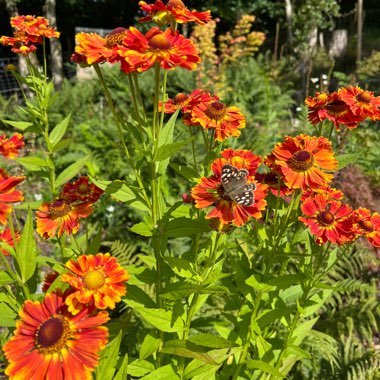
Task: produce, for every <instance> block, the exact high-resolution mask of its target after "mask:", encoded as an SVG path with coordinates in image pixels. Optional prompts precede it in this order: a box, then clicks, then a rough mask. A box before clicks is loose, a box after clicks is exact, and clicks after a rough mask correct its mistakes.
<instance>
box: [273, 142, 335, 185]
mask: <svg viewBox="0 0 380 380" xmlns="http://www.w3.org/2000/svg"><path fill="white" fill-rule="evenodd" d="M272 154H273V157H274V164H275V165H278V166H279V167H280V170H281V172H282V174H283V176H284V181H285V184H286V186H288V187H289V188H291V189H302V190H309V189H318V188H319V187H322V186H326V185H327V184H328V183H330V182H331V180H332V178H333V175H332V174H327V173H325V172H324V170H336V169H337V167H338V161H337V160H336V159H335V158H334V153H333V151H332V147H331V142H330V141H329V140H327V139H326V138H324V137H315V136H308V135H303V134H301V135H299V136H296V137H290V136H286V137H285V140H284V142H282V143H278V144H277V145H276V146H275V148H274V149H273V152H272Z"/></svg>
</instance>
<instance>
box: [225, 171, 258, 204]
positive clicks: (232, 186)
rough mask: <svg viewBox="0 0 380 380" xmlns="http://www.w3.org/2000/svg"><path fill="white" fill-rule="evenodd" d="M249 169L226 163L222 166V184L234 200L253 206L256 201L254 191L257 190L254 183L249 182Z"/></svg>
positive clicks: (226, 192)
mask: <svg viewBox="0 0 380 380" xmlns="http://www.w3.org/2000/svg"><path fill="white" fill-rule="evenodd" d="M247 175H248V170H246V169H240V170H239V169H238V168H236V167H235V166H232V165H229V164H226V165H223V167H222V175H221V179H222V185H223V189H224V193H225V194H226V195H227V196H228V197H229V198H231V199H232V200H233V201H235V202H236V203H238V204H239V205H242V206H252V205H253V204H254V203H255V197H254V194H253V192H254V191H255V190H256V185H255V184H254V183H247Z"/></svg>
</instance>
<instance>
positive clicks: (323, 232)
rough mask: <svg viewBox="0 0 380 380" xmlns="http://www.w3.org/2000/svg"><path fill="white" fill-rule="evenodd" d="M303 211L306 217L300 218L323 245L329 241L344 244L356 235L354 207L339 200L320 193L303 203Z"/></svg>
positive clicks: (318, 242)
mask: <svg viewBox="0 0 380 380" xmlns="http://www.w3.org/2000/svg"><path fill="white" fill-rule="evenodd" d="M301 211H302V212H303V213H304V214H305V215H306V217H303V216H300V217H299V218H298V219H299V220H300V221H301V222H303V223H304V224H306V225H307V226H308V227H309V228H310V232H311V233H312V234H313V235H315V236H316V242H317V244H320V245H322V244H324V243H326V242H327V241H330V242H331V243H333V244H344V243H348V242H350V241H353V240H354V239H355V237H356V236H355V234H354V233H352V221H351V219H350V215H351V213H352V209H351V208H350V207H349V206H347V205H345V204H343V203H341V202H339V201H335V200H330V199H328V198H327V197H326V196H324V195H322V194H318V195H316V196H314V197H310V198H307V199H306V200H305V202H304V203H302V205H301Z"/></svg>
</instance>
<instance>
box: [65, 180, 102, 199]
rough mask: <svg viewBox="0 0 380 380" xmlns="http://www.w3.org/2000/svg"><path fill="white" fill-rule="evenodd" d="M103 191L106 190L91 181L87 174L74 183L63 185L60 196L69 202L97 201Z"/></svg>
mask: <svg viewBox="0 0 380 380" xmlns="http://www.w3.org/2000/svg"><path fill="white" fill-rule="evenodd" d="M103 193H104V191H103V190H101V189H99V187H97V186H96V185H94V184H93V183H91V182H90V179H89V178H88V177H87V176H81V177H80V178H79V179H77V180H76V181H74V182H73V183H67V184H66V185H65V186H64V187H63V191H62V193H61V195H60V198H61V199H64V200H66V201H67V202H69V203H73V202H77V201H80V202H89V203H95V202H96V201H97V200H98V199H99V198H100V196H101V195H102V194H103Z"/></svg>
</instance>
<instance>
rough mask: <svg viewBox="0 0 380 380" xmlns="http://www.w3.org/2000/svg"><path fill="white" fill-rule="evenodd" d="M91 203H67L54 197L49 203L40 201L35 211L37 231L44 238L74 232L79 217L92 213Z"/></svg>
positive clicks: (77, 227) (76, 230) (85, 216)
mask: <svg viewBox="0 0 380 380" xmlns="http://www.w3.org/2000/svg"><path fill="white" fill-rule="evenodd" d="M92 211H93V210H92V203H69V202H67V201H66V200H64V199H60V198H58V199H56V200H54V201H53V202H51V203H47V202H45V203H42V205H41V206H40V208H39V209H38V211H37V212H36V219H37V232H38V233H39V234H40V235H41V236H42V237H43V238H44V239H48V238H51V237H54V236H55V235H56V234H57V236H58V237H61V236H62V234H63V233H64V232H66V233H67V234H69V235H70V234H75V233H77V232H78V230H79V220H80V218H87V217H88V216H90V215H91V213H92Z"/></svg>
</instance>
